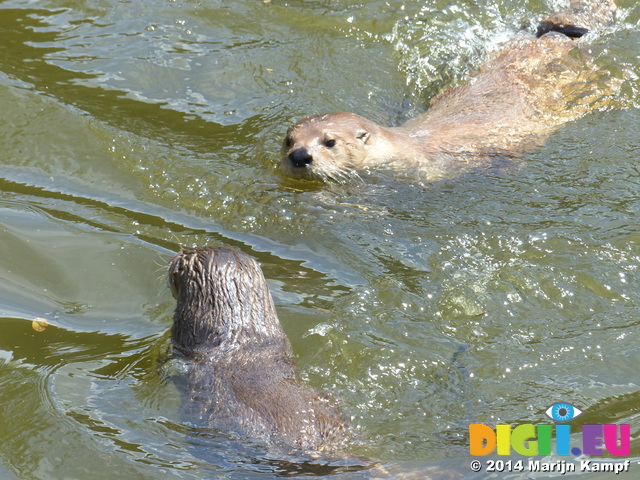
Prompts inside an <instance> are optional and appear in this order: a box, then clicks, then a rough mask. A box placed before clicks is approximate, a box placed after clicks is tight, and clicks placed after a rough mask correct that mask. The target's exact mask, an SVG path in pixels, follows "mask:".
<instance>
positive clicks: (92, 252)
mask: <svg viewBox="0 0 640 480" xmlns="http://www.w3.org/2000/svg"><path fill="white" fill-rule="evenodd" d="M559 3H560V2H555V1H554V2H549V4H548V3H547V2H542V1H527V2H509V1H506V0H488V1H486V2H479V3H478V2H466V1H456V2H440V1H436V0H423V1H421V2H406V3H404V2H396V1H392V2H388V1H382V0H380V1H379V0H372V1H369V2H362V3H356V4H353V3H352V2H345V1H340V0H337V1H302V0H299V1H298V0H296V1H290V2H280V1H278V0H272V1H271V2H262V1H258V0H241V1H236V2H231V3H230V2H217V1H210V2H194V1H160V0H149V1H146V2H126V1H117V0H105V1H102V0H101V1H98V0H95V1H94V0H89V1H77V0H75V1H72V0H69V1H64V2H60V1H58V2H47V1H41V2H37V3H35V2H28V1H19V0H7V1H4V2H1V3H0V47H2V55H0V141H1V144H2V147H3V148H2V154H1V158H2V161H1V162H0V245H1V246H2V252H3V254H2V256H0V272H1V273H2V275H1V276H0V317H1V318H0V322H1V323H2V335H0V392H1V393H0V405H2V408H1V409H0V415H1V420H2V421H1V422H0V425H1V426H0V429H1V430H2V439H3V442H2V446H1V447H0V476H1V477H2V478H9V479H12V478H13V479H20V480H24V479H65V480H67V479H81V480H85V479H86V480H88V479H91V480H98V479H102V478H105V479H107V478H108V479H112V478H114V475H115V476H117V478H120V479H161V478H169V477H170V478H184V479H200V478H256V479H263V478H273V477H274V476H276V475H278V474H281V475H284V474H285V473H286V470H287V468H293V469H294V470H295V469H296V468H301V469H302V470H303V471H304V468H303V467H299V465H298V464H296V463H295V461H294V462H293V467H291V466H289V467H285V466H283V464H282V462H281V461H280V460H281V459H279V458H273V457H272V456H270V453H269V452H256V451H252V450H251V449H248V447H246V446H243V445H240V444H237V443H233V442H231V443H230V442H229V441H228V440H226V439H224V438H216V437H213V438H207V437H194V436H192V435H190V434H189V432H188V430H187V428H186V427H185V425H184V422H183V421H182V419H181V418H180V414H179V396H178V392H177V391H176V389H175V386H174V385H172V384H171V383H167V382H166V381H165V378H164V377H163V373H162V369H161V368H160V365H161V364H162V361H163V359H165V358H166V355H167V349H168V329H169V328H170V325H171V315H172V309H173V307H174V303H173V299H172V298H171V294H170V292H169V290H168V288H167V286H166V281H165V279H164V276H165V272H166V265H167V262H168V259H169V258H170V256H171V255H172V253H173V252H175V251H177V250H178V249H179V248H180V247H181V246H192V245H203V244H212V245H218V244H223V245H228V246H233V247H237V248H240V249H242V250H243V251H245V252H247V253H249V254H252V255H254V256H256V257H257V258H258V259H259V261H260V262H261V263H262V265H263V268H264V271H265V275H266V277H267V278H268V281H269V285H270V287H271V289H272V292H273V294H274V297H275V301H276V305H277V307H278V310H279V313H280V318H281V321H282V323H283V326H284V328H285V330H286V332H287V333H288V335H289V337H290V338H291V341H292V343H293V347H294V350H295V352H296V354H297V355H298V358H299V363H300V367H301V370H302V374H303V376H304V377H305V379H307V380H308V381H309V382H310V383H311V384H313V385H314V386H316V387H318V388H322V389H325V390H328V391H331V392H333V393H334V394H335V395H336V396H338V397H339V398H340V399H341V401H342V403H343V405H344V410H345V412H346V413H347V415H348V416H350V417H352V418H353V423H354V425H355V428H356V430H357V432H358V436H359V439H358V441H357V442H356V443H355V444H354V445H353V453H354V454H357V455H360V456H362V457H368V458H375V459H379V460H381V461H383V462H385V463H388V464H390V465H391V466H392V468H391V469H392V470H394V471H410V472H413V473H415V472H416V471H418V472H420V471H425V470H426V469H427V468H428V467H434V468H435V469H436V470H438V471H444V470H449V469H453V470H455V471H457V472H461V473H463V474H467V473H468V472H469V470H468V464H469V462H470V457H469V456H468V438H467V437H468V433H467V428H468V425H469V424H470V423H487V424H491V425H493V424H496V423H509V424H513V425H516V424H522V423H546V422H548V419H547V418H546V417H545V415H544V411H545V410H546V409H547V407H548V406H550V405H551V404H553V403H556V402H558V401H560V400H563V401H570V402H571V403H573V404H574V405H577V406H579V407H580V408H582V409H584V410H585V413H584V414H583V417H581V418H582V420H581V422H584V423H617V424H621V423H629V424H631V429H632V437H633V438H636V437H637V436H638V432H639V431H640V418H639V416H638V413H637V408H636V407H635V405H636V404H637V400H638V397H639V394H638V384H640V373H638V370H637V368H636V365H637V364H638V362H639V361H640V348H639V347H638V345H637V342H636V341H635V337H634V335H636V334H637V333H638V328H639V326H638V318H640V315H639V314H640V307H639V305H640V293H639V292H640V289H639V288H638V285H639V272H638V265H639V260H640V245H639V243H640V226H639V225H638V214H639V213H640V200H639V197H638V191H639V187H640V169H639V168H638V157H639V156H640V143H639V141H638V134H637V132H638V131H640V113H639V110H638V99H639V98H640V97H639V96H638V88H639V86H640V84H639V82H638V75H640V69H639V67H638V65H639V62H638V59H639V55H640V33H639V31H640V29H639V24H640V8H638V7H637V6H636V5H635V2H630V1H626V2H621V3H622V9H621V12H620V13H621V15H620V18H619V20H618V22H617V23H616V25H615V26H613V27H611V28H608V29H606V30H605V31H604V32H602V33H601V34H600V35H597V36H596V35H594V36H591V37H590V38H588V39H586V41H591V42H592V43H593V44H594V52H595V54H596V55H597V56H598V59H599V62H601V64H602V65H603V66H605V67H606V68H608V69H610V70H611V71H612V72H614V73H615V74H616V75H618V76H620V77H621V78H622V77H623V76H624V78H625V80H624V82H623V85H622V88H621V91H620V93H619V95H618V96H617V97H616V98H615V101H614V105H613V106H612V107H611V108H609V109H606V110H603V111H597V112H593V113H591V114H589V115H586V116H584V117H583V118H581V119H579V120H578V121H576V122H573V123H571V124H569V125H567V126H566V127H564V128H562V129H561V130H560V131H558V132H557V133H556V134H555V135H554V136H553V137H552V138H550V139H549V141H548V142H547V143H546V145H545V146H544V147H543V148H541V149H539V150H537V151H535V152H533V153H531V154H529V155H527V156H526V157H525V158H524V159H523V161H522V164H521V165H520V167H519V168H514V169H507V170H506V171H505V170H500V171H497V170H496V171H489V172H481V173H478V172H471V173H469V174H468V175H465V176H462V177H459V178H454V179H451V180H443V181H439V182H433V183H425V182H420V181H411V179H406V178H396V177H394V176H393V175H391V174H389V172H372V173H371V174H370V175H367V176H365V178H364V182H363V183H362V184H347V185H326V186H322V185H317V184H310V183H308V182H298V181H292V180H289V179H287V178H285V177H283V176H282V175H281V173H280V172H279V171H278V168H277V164H278V152H279V146H280V142H281V139H282V138H283V135H284V132H285V131H286V128H287V126H288V125H289V124H290V123H291V122H292V121H293V120H294V119H296V118H300V117H302V116H305V115H308V114H311V113H316V112H324V111H335V110H349V111H354V112H356V113H359V114H362V115H365V116H367V117H369V118H371V119H373V120H376V121H378V122H381V123H385V124H396V123H398V122H400V121H402V120H404V119H406V118H409V117H411V116H412V115H414V114H416V113H418V112H420V111H422V110H423V109H424V108H425V106H426V105H427V103H428V99H429V98H430V97H432V96H433V95H434V94H436V93H437V92H438V91H440V90H442V89H443V88H445V87H447V86H449V85H451V84H454V83H456V82H459V81H461V80H463V79H464V78H465V76H466V75H468V74H469V72H470V71H471V70H472V69H473V68H475V67H477V66H478V65H480V64H481V63H482V62H483V61H484V60H485V59H486V58H487V55H488V54H489V53H490V52H491V51H494V50H495V49H497V48H499V45H500V42H503V41H505V40H507V39H508V38H510V37H511V36H513V35H516V33H517V32H518V31H519V30H521V29H522V28H532V27H533V26H535V24H536V22H537V21H538V20H540V19H541V18H543V17H544V15H546V14H547V13H548V11H549V9H550V8H555V7H557V6H558V4H559ZM36 317H43V318H46V319H47V320H48V322H49V327H48V328H47V329H46V330H45V331H43V332H40V333H38V332H36V331H35V330H34V329H33V328H32V323H31V322H32V320H33V319H34V318H36ZM578 425H579V423H578V424H576V426H575V427H574V428H575V429H576V430H577V429H578ZM639 449H640V445H639V444H638V442H637V441H635V440H634V441H633V443H632V452H633V454H634V458H635V457H637V456H638V454H637V452H638V451H640V450H639ZM514 458H518V457H517V456H514ZM294 460H295V459H294ZM309 468H310V469H311V471H312V470H313V469H312V467H309ZM323 471H324V472H325V473H326V474H327V475H332V476H334V477H336V478H343V477H344V478H351V476H353V475H359V474H356V473H353V472H351V473H349V472H345V471H344V469H343V470H340V469H337V470H331V469H328V470H323ZM114 472H117V474H116V473H114ZM278 472H280V473H278ZM309 472H310V470H307V473H309ZM289 473H290V472H289ZM589 478H595V477H594V476H593V475H589Z"/></svg>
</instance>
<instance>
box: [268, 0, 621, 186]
mask: <svg viewBox="0 0 640 480" xmlns="http://www.w3.org/2000/svg"><path fill="white" fill-rule="evenodd" d="M616 9H617V5H616V1H615V0H571V2H570V6H569V10H567V11H565V12H559V13H556V14H553V15H551V16H550V17H549V18H548V19H547V20H545V21H543V22H542V23H541V24H540V26H539V28H538V32H537V38H536V37H534V36H531V37H523V38H516V39H513V40H511V41H510V42H508V43H507V44H506V45H505V46H504V47H503V48H502V49H501V50H499V51H498V52H497V54H496V55H495V56H493V58H491V59H490V60H489V61H488V62H487V63H486V64H485V65H484V66H483V67H481V68H480V69H479V70H478V71H477V72H476V73H475V74H474V75H472V77H471V78H470V80H469V81H468V82H467V83H464V84H462V85H460V86H457V87H453V88H452V89H450V90H448V91H445V92H444V93H441V94H440V95H438V96H436V97H435V98H434V99H433V100H432V101H431V104H430V107H429V109H428V110H427V111H426V112H424V113H423V114H421V115H419V116H418V117H416V118H414V119H412V120H409V121H408V122H406V123H404V124H402V125H400V126H397V127H383V126H380V125H378V124H377V123H375V122H372V121H370V120H367V119H365V118H363V117H361V116H359V115H356V114H353V113H346V112H339V113H328V114H321V115H311V116H309V117H306V118H303V119H302V120H300V121H298V122H297V123H295V124H294V125H293V126H292V127H291V128H289V130H288V131H287V134H286V136H285V140H284V144H283V147H282V162H281V166H282V168H283V170H284V171H285V173H287V174H288V175H290V176H293V177H303V178H309V179H318V180H322V181H328V180H335V181H343V180H346V179H349V178H353V177H357V176H358V174H357V172H358V171H359V170H363V169H367V168H369V167H377V166H386V167H388V168H391V169H408V168H415V169H417V170H419V171H421V172H423V173H424V174H425V175H426V176H427V177H428V178H429V179H437V178H441V177H442V176H445V175H446V174H447V172H450V171H451V170H452V168H454V167H463V166H465V165H478V164H479V163H480V162H482V161H487V160H488V159H489V160H490V159H492V158H507V159H511V158H515V157H516V156H517V155H520V154H522V153H524V152H527V151H530V150H531V149H532V148H534V147H537V146H539V145H541V144H542V143H543V141H544V139H545V138H546V137H548V136H549V135H550V134H551V133H552V132H553V131H554V130H556V129H557V128H558V127H559V126H560V125H562V124H563V123H566V122H568V121H570V120H573V119H575V118H577V117H579V116H580V115H582V114H584V113H585V112H587V111H589V110H591V109H593V108H596V107H599V106H600V103H599V102H601V101H602V99H603V98H606V95H612V94H613V91H614V87H615V82H614V81H612V80H611V79H609V78H608V76H609V75H608V72H606V71H602V70H601V69H600V68H599V67H598V66H597V65H596V63H595V61H594V59H593V58H591V57H590V56H589V55H588V52H586V51H585V52H582V51H580V52H579V53H574V50H575V47H576V43H575V42H574V41H573V40H572V39H573V38H577V37H580V36H582V35H584V34H585V33H586V32H587V31H588V30H590V29H595V28H598V27H599V26H602V25H606V24H609V23H611V22H613V19H614V15H615V12H616Z"/></svg>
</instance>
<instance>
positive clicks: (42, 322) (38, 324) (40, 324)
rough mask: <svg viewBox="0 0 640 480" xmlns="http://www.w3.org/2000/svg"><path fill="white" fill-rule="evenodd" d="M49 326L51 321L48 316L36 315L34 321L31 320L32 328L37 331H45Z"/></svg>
mask: <svg viewBox="0 0 640 480" xmlns="http://www.w3.org/2000/svg"><path fill="white" fill-rule="evenodd" d="M48 326H49V322H47V319H46V318H42V317H36V318H35V319H34V320H33V322H31V328H33V329H34V330H35V331H36V332H38V333H40V332H44V331H45V330H46V329H47V327H48Z"/></svg>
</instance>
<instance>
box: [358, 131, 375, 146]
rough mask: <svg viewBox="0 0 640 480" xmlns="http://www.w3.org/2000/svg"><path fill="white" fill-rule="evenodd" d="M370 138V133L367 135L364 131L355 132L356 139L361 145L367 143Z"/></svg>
mask: <svg viewBox="0 0 640 480" xmlns="http://www.w3.org/2000/svg"><path fill="white" fill-rule="evenodd" d="M370 136H371V133H369V132H368V131H366V130H362V129H360V130H358V131H356V138H357V139H358V140H360V141H361V142H362V143H367V141H368V140H369V137H370Z"/></svg>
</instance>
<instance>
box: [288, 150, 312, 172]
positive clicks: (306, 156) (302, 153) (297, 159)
mask: <svg viewBox="0 0 640 480" xmlns="http://www.w3.org/2000/svg"><path fill="white" fill-rule="evenodd" d="M289 161H290V162H291V165H293V166H294V167H296V168H304V167H306V166H307V165H309V164H310V163H311V162H313V157H312V156H311V153H310V152H309V150H307V149H306V148H304V147H300V148H296V149H295V150H294V151H292V152H291V153H290V154H289Z"/></svg>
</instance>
